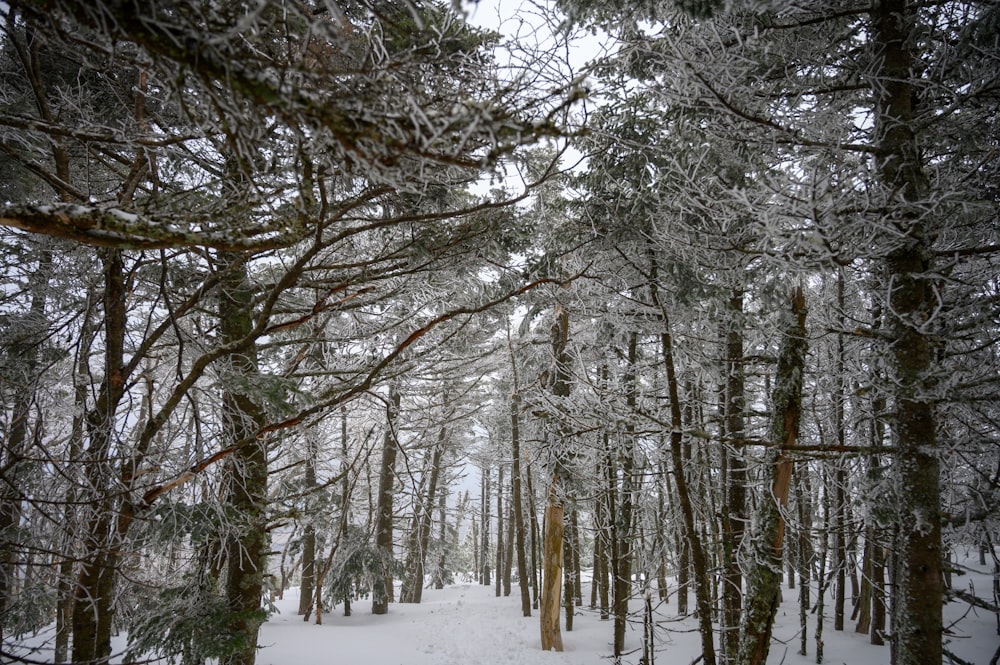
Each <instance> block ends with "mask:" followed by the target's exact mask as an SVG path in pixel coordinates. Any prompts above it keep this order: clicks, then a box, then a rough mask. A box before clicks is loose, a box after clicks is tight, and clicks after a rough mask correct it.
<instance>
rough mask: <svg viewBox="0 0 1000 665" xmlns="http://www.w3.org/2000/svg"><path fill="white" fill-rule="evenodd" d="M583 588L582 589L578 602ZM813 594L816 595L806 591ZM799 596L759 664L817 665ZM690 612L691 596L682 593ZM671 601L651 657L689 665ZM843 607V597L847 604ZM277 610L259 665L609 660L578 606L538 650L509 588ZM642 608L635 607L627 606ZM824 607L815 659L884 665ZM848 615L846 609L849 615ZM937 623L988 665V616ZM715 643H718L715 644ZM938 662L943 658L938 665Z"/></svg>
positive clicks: (985, 587)
mask: <svg viewBox="0 0 1000 665" xmlns="http://www.w3.org/2000/svg"><path fill="white" fill-rule="evenodd" d="M963 565H968V566H969V567H970V568H973V569H975V570H977V571H978V572H976V573H970V574H967V575H964V576H956V577H955V578H954V585H955V587H956V588H962V589H968V588H969V584H970V583H971V584H972V585H973V587H974V589H975V591H976V593H977V594H978V595H979V596H980V597H981V598H985V599H989V600H992V591H991V589H992V583H993V582H992V575H991V574H989V573H986V572H983V571H985V570H987V568H986V567H982V566H978V565H975V564H973V563H970V562H968V561H966V562H963ZM589 594H590V586H589V584H587V583H585V584H584V598H585V600H586V599H589ZM813 596H814V597H815V592H814V594H813ZM797 601H798V591H797V590H792V591H790V590H787V589H786V590H785V591H784V602H783V603H782V605H781V608H780V609H779V612H778V616H777V618H776V627H775V641H774V642H773V644H772V646H771V652H770V657H769V658H768V663H770V664H771V665H779V664H782V665H807V664H808V665H813V664H814V663H815V662H816V643H815V637H814V636H815V630H816V616H815V614H810V616H809V653H808V655H806V656H801V655H799V654H798V650H799V640H800V636H799V610H798V605H797ZM690 602H691V605H692V607H693V604H694V597H693V595H692V596H691V601H690ZM674 603H675V599H673V598H671V600H670V602H669V603H668V604H665V605H662V606H660V608H659V609H658V612H657V628H656V638H657V644H658V647H657V652H656V654H655V662H659V663H664V664H665V663H669V664H670V665H687V664H688V663H693V662H694V661H695V660H696V659H697V658H698V656H699V655H700V653H701V646H700V644H701V643H700V639H699V636H698V633H697V627H696V624H695V622H694V620H692V619H690V618H689V619H684V620H677V618H676V615H675V612H676V605H675V604H674ZM849 603H850V601H848V604H849ZM277 605H278V608H279V609H280V614H276V615H273V616H272V617H271V619H270V621H268V623H267V624H265V625H264V627H263V628H262V630H261V637H260V644H261V646H262V649H261V651H260V652H259V653H258V656H257V664H258V665H353V664H355V663H358V664H362V663H363V664H365V665H501V664H504V665H506V664H507V663H516V664H517V665H607V664H608V663H610V662H613V659H612V658H611V636H612V622H611V621H601V620H600V617H599V615H598V614H597V613H596V612H594V611H591V610H589V609H586V608H578V610H579V614H577V616H576V617H575V622H574V630H573V631H572V632H570V633H567V632H565V631H563V644H564V646H565V651H564V652H562V653H555V652H550V653H545V652H543V651H541V649H540V647H539V634H538V613H537V612H536V611H533V614H532V617H531V618H525V617H522V616H521V601H520V596H519V595H518V590H517V586H516V585H515V587H514V589H513V592H512V594H511V596H510V597H500V598H497V597H496V596H495V591H494V588H493V587H485V586H481V585H478V584H459V585H455V586H450V587H447V588H445V589H442V590H440V591H438V590H434V589H426V590H424V594H423V602H422V603H420V604H419V605H404V604H400V603H393V604H391V605H390V606H389V614H386V615H382V616H374V615H372V614H371V603H370V601H366V600H359V601H357V602H356V603H355V604H354V606H353V610H354V615H353V616H350V617H344V616H342V612H343V608H342V607H338V608H336V610H335V611H334V612H333V613H330V614H327V615H324V617H323V625H322V626H317V625H315V624H313V623H312V622H310V623H306V622H304V621H303V620H302V617H300V616H297V615H296V609H297V607H298V596H297V592H296V591H295V590H294V589H293V590H289V592H288V593H286V595H285V598H284V600H281V601H278V603H277ZM633 607H634V610H635V611H637V612H638V611H640V610H641V603H640V602H639V601H636V602H635V603H634V606H633ZM832 610H833V605H832V602H828V603H827V609H826V612H827V618H826V621H825V622H824V630H823V641H824V652H825V658H824V663H830V664H832V665H840V664H846V665H888V663H889V647H888V646H873V645H871V644H869V642H868V637H867V636H866V635H859V634H857V633H854V632H853V629H854V622H851V621H846V622H845V624H846V628H847V630H845V631H843V632H836V631H834V630H833V618H832V616H831V614H832ZM848 611H850V610H848ZM945 616H946V622H948V621H954V620H956V619H958V618H959V617H961V621H960V623H958V624H957V626H955V627H953V628H952V629H951V632H952V634H951V635H950V636H949V638H948V639H949V640H950V642H949V644H948V645H947V648H948V649H950V650H951V651H952V652H954V653H955V654H957V655H958V656H960V657H961V658H962V659H964V660H965V661H966V662H969V663H974V664H976V665H987V664H988V663H989V662H990V659H991V657H992V656H993V654H994V652H995V651H996V650H997V647H998V644H1000V637H998V636H997V619H996V616H995V615H994V614H992V613H990V612H986V611H984V610H981V609H976V610H972V611H970V610H969V607H968V605H966V604H961V605H959V604H956V603H952V604H951V605H950V606H949V607H948V608H947V609H946V615H945ZM638 617H639V618H638V621H637V623H635V624H633V625H632V626H631V629H630V631H629V634H628V641H627V648H628V649H636V650H637V649H639V648H640V646H641V644H642V621H641V615H638ZM716 642H718V639H716ZM641 656H642V654H641V652H639V651H636V652H633V653H631V654H629V655H628V656H626V657H624V658H623V659H622V663H631V664H636V663H638V662H639V659H640V658H641ZM946 662H947V661H946Z"/></svg>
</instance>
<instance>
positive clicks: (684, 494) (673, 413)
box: [650, 252, 716, 665]
mask: <svg viewBox="0 0 1000 665" xmlns="http://www.w3.org/2000/svg"><path fill="white" fill-rule="evenodd" d="M650 254H652V252H650ZM650 258H651V261H650V264H651V271H650V272H651V281H650V292H651V293H650V295H651V300H652V302H653V303H654V304H655V305H656V307H657V309H659V311H660V316H661V317H662V321H661V323H662V326H663V332H662V333H660V347H661V354H662V360H663V365H664V367H665V369H666V375H667V392H668V395H669V398H670V457H671V460H672V462H673V470H674V483H675V484H676V487H677V501H678V504H679V505H680V509H681V515H682V516H683V519H684V531H685V534H686V538H685V544H686V545H687V546H688V547H689V548H690V553H691V559H692V563H693V564H694V576H695V585H694V593H695V605H696V607H697V609H698V630H699V632H700V633H701V653H702V662H704V664H705V665H715V662H716V661H715V639H714V634H713V628H712V599H711V589H712V586H711V582H710V580H709V578H708V562H707V559H706V557H705V550H704V547H703V545H702V541H701V539H700V538H699V537H698V535H697V534H698V530H697V529H696V527H695V520H694V506H693V504H692V502H691V495H690V493H689V491H688V483H687V478H686V476H685V473H684V459H683V441H684V439H683V428H684V423H683V418H682V416H681V403H680V391H679V390H678V386H677V370H676V366H675V363H674V351H673V337H672V335H671V332H670V318H669V316H668V315H667V308H666V307H665V306H664V304H663V303H662V302H661V301H660V297H659V293H658V289H657V281H656V280H657V270H656V261H655V259H654V258H653V257H652V256H650Z"/></svg>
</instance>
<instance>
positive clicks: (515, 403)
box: [510, 390, 531, 617]
mask: <svg viewBox="0 0 1000 665" xmlns="http://www.w3.org/2000/svg"><path fill="white" fill-rule="evenodd" d="M510 440H511V455H512V458H513V465H512V466H511V479H510V488H511V489H510V494H511V497H510V498H511V501H513V503H514V533H515V534H516V537H517V543H516V544H515V546H514V549H515V550H517V585H518V587H519V588H520V590H521V614H523V615H524V616H526V617H530V616H531V595H530V591H529V589H528V564H527V561H526V558H525V551H524V548H525V543H524V507H523V506H522V500H523V499H522V497H521V400H520V397H519V395H518V393H517V390H515V391H514V392H513V393H511V396H510Z"/></svg>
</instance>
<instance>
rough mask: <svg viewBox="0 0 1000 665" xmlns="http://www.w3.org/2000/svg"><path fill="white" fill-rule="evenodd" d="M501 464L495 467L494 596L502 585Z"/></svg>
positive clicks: (499, 591)
mask: <svg viewBox="0 0 1000 665" xmlns="http://www.w3.org/2000/svg"><path fill="white" fill-rule="evenodd" d="M503 535H504V534H503V464H502V463H501V464H500V465H499V468H498V469H497V538H496V543H497V544H496V550H497V551H496V571H497V574H496V596H497V598H499V597H500V593H501V592H502V587H503V567H504V566H503V553H504V542H503Z"/></svg>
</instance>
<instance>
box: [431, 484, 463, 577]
mask: <svg viewBox="0 0 1000 665" xmlns="http://www.w3.org/2000/svg"><path fill="white" fill-rule="evenodd" d="M439 494H440V496H439V497H438V523H439V524H440V530H439V531H438V560H437V568H436V569H435V571H434V588H435V589H443V588H444V582H445V579H447V577H448V488H447V486H445V488H444V490H443V491H442V492H439ZM456 530H457V529H456Z"/></svg>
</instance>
